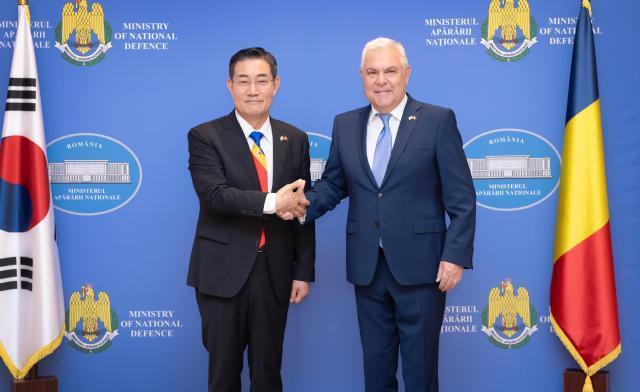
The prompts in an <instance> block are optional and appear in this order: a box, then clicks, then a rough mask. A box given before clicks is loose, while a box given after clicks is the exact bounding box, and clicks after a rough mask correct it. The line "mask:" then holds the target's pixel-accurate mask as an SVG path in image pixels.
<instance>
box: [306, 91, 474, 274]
mask: <svg viewBox="0 0 640 392" xmlns="http://www.w3.org/2000/svg"><path fill="white" fill-rule="evenodd" d="M370 111H371V107H370V106H366V107H363V108H361V109H357V110H354V111H351V112H347V113H344V114H340V115H338V116H336V118H335V121H334V124H333V140H332V143H331V149H330V152H329V159H328V161H327V164H326V168H325V171H324V174H323V176H322V179H321V180H320V181H318V182H317V183H316V184H315V186H314V188H313V189H312V190H311V191H309V192H307V198H308V199H309V201H310V202H311V205H310V206H309V208H308V210H307V215H306V221H311V220H313V219H315V218H317V217H319V216H321V215H322V214H324V213H325V212H327V211H328V210H331V209H333V208H334V207H335V206H336V205H337V204H338V203H339V202H340V200H342V199H343V198H345V197H347V196H348V197H349V215H348V220H347V227H346V232H347V279H348V280H349V281H350V282H352V283H355V284H359V285H367V284H369V283H370V282H371V280H372V279H373V275H374V272H375V269H376V264H377V261H378V247H379V240H380V238H382V244H383V247H384V252H385V256H386V259H387V263H388V264H389V268H390V270H391V272H392V274H393V276H394V278H395V279H396V281H397V282H398V283H400V284H405V285H410V284H424V283H433V282H434V281H435V278H436V274H437V271H438V266H439V263H440V260H446V261H449V262H452V263H456V264H459V265H462V266H464V267H465V268H471V267H472V263H471V255H472V253H473V238H474V233H475V213H476V209H475V207H476V199H475V190H474V187H473V182H472V179H471V174H470V172H469V167H468V165H467V160H466V158H465V155H464V151H463V149H462V140H461V137H460V133H459V132H458V128H457V125H456V120H455V115H454V113H453V111H451V110H450V109H445V108H440V107H437V106H433V105H429V104H425V103H421V102H418V101H416V100H414V99H412V98H411V97H409V99H408V101H407V105H406V107H405V110H404V114H403V116H402V120H401V122H400V128H399V129H398V134H397V136H396V140H395V143H394V145H393V149H392V151H391V157H390V159H389V164H388V166H387V172H386V174H385V177H384V180H383V183H382V186H381V187H378V185H377V184H376V181H375V179H374V177H373V173H372V172H371V169H370V167H369V163H368V162H367V153H366V130H367V121H368V118H369V113H370ZM445 211H446V213H447V214H448V215H449V218H450V220H451V223H450V225H449V227H448V229H447V227H446V225H445Z"/></svg>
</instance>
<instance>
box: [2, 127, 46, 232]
mask: <svg viewBox="0 0 640 392" xmlns="http://www.w3.org/2000/svg"><path fill="white" fill-rule="evenodd" d="M49 203H50V196H49V181H48V178H47V158H46V157H45V155H44V152H43V151H42V149H41V148H40V147H39V146H38V145H37V144H35V143H34V142H32V141H31V140H30V139H28V138H26V137H24V136H7V137H5V138H3V139H2V143H0V230H3V231H7V232H10V233H19V232H25V231H29V230H31V229H32V228H33V227H35V226H36V225H37V224H38V223H40V222H41V221H42V220H43V219H44V217H45V216H47V213H48V212H49Z"/></svg>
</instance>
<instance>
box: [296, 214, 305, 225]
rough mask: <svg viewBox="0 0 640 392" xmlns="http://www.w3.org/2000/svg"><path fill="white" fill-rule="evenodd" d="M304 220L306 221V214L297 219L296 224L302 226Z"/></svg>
mask: <svg viewBox="0 0 640 392" xmlns="http://www.w3.org/2000/svg"><path fill="white" fill-rule="evenodd" d="M305 219H307V214H304V215H302V216H299V217H298V222H300V224H301V225H304V221H305Z"/></svg>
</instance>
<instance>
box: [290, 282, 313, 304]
mask: <svg viewBox="0 0 640 392" xmlns="http://www.w3.org/2000/svg"><path fill="white" fill-rule="evenodd" d="M308 294H309V282H304V281H302V280H294V281H293V284H292V285H291V297H290V298H289V302H292V303H293V302H295V303H297V304H299V303H300V302H302V300H303V299H304V297H306V296H307V295H308Z"/></svg>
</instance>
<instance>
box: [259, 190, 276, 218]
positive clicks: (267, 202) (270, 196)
mask: <svg viewBox="0 0 640 392" xmlns="http://www.w3.org/2000/svg"><path fill="white" fill-rule="evenodd" d="M262 213H263V214H275V213H276V194H275V193H267V198H266V199H264V208H263V209H262Z"/></svg>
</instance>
